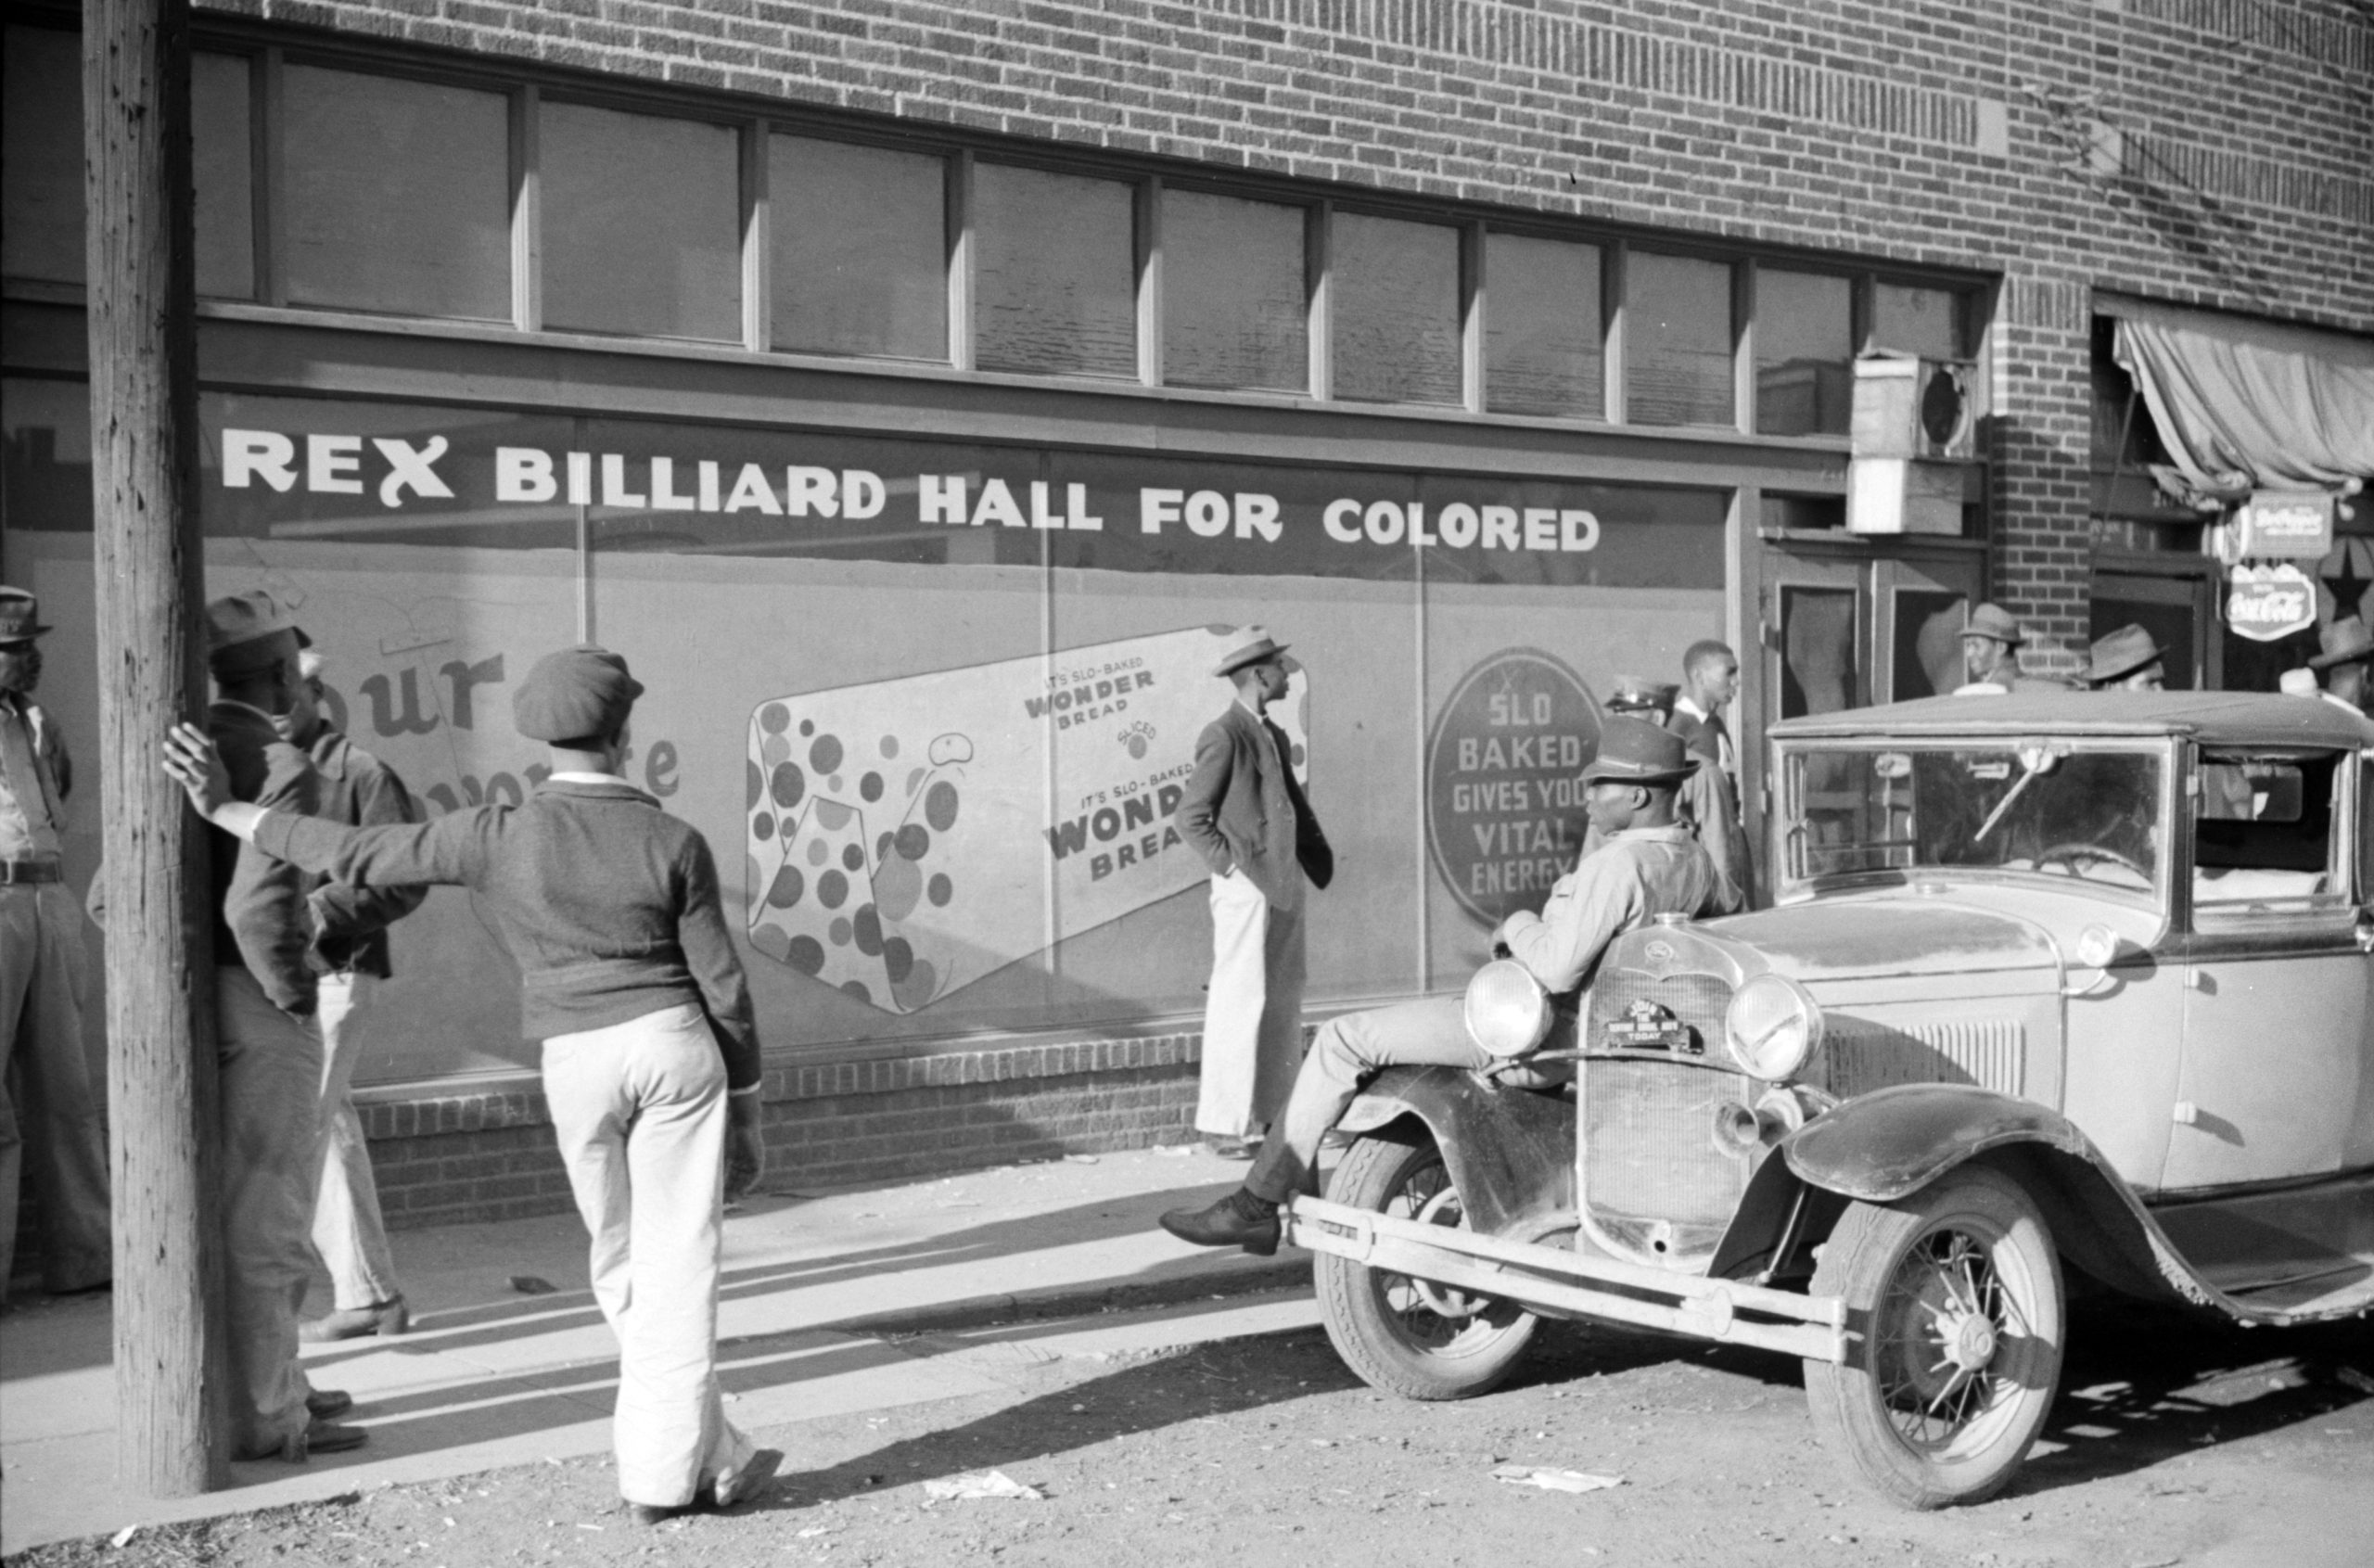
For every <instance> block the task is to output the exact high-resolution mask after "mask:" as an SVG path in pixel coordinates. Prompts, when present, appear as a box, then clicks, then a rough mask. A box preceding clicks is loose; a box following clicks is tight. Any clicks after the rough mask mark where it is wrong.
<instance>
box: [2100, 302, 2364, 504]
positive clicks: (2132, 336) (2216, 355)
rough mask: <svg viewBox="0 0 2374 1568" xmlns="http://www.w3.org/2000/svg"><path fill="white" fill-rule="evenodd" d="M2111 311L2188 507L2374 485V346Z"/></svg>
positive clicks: (2119, 351) (2175, 315)
mask: <svg viewBox="0 0 2374 1568" xmlns="http://www.w3.org/2000/svg"><path fill="white" fill-rule="evenodd" d="M2106 313H2111V314H2115V315H2116V316H2117V317H2118V321H2117V330H2116V333H2115V336H2114V338H2113V343H2112V354H2113V355H2114V357H2115V358H2116V359H2117V361H2118V363H2119V366H2120V368H2121V369H2123V370H2125V372H2126V373H2127V374H2128V375H2129V376H2133V377H2134V378H2135V384H2136V386H2137V388H2138V389H2140V390H2141V392H2142V393H2143V400H2144V402H2145V404H2146V405H2147V406H2148V407H2150V409H2151V418H2152V422H2153V423H2154V424H2155V425H2157V426H2158V427H2159V431H2160V440H2161V442H2162V444H2163V445H2164V446H2165V447H2166V448H2167V449H2168V454H2169V456H2170V457H2171V458H2172V459H2173V460H2174V467H2175V470H2176V472H2175V473H2174V474H2171V475H2167V476H2165V478H2168V479H2173V480H2175V481H2176V483H2177V484H2178V485H2180V486H2181V487H2183V488H2184V489H2185V490H2187V491H2190V492H2191V493H2190V494H2189V495H2188V496H2186V497H2185V499H2187V500H2190V501H2212V500H2214V501H2235V500H2240V498H2241V497H2242V496H2243V495H2245V494H2246V493H2247V492H2248V491H2252V490H2253V489H2268V490H2303V491H2337V490H2341V489H2343V488H2344V487H2345V486H2346V484H2347V481H2349V480H2351V479H2358V480H2361V481H2362V480H2367V479H2374V338H2359V337H2355V336H2353V335H2351V334H2348V333H2341V332H2317V331H2313V330H2310V329H2306V328H2302V327H2296V326H2285V325H2279V324H2276V323H2271V322H2269V323H2262V322H2255V321H2252V320H2250V319H2248V318H2245V317H2240V316H2218V315H2213V314H2211V313H2209V312H2195V311H2176V310H2173V309H2168V308H2162V309H2158V310H2129V309H2125V308H2121V307H2119V306H2108V307H2106Z"/></svg>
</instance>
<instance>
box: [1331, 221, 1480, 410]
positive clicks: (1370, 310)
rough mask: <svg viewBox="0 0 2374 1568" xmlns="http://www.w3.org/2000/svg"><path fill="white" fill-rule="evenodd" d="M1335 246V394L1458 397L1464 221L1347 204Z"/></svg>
mask: <svg viewBox="0 0 2374 1568" xmlns="http://www.w3.org/2000/svg"><path fill="white" fill-rule="evenodd" d="M1331 246H1332V250H1331V255H1332V257H1333V263H1332V268H1331V270H1332V272H1333V274H1334V333H1335V337H1334V344H1335V349H1334V357H1335V387H1334V394H1335V396H1337V397H1339V398H1342V399H1345V400H1346V401H1347V402H1406V403H1437V404H1445V405H1449V406H1453V407H1455V406H1457V405H1458V403H1459V402H1460V396H1461V392H1460V365H1459V340H1460V334H1459V327H1460V317H1459V311H1460V300H1459V231H1458V230H1457V229H1454V228H1452V227H1450V226H1449V225H1448V224H1445V223H1408V222H1405V221H1403V220H1401V219H1398V218H1369V217H1363V216H1361V215H1360V214H1359V213H1357V212H1339V213H1337V214H1335V219H1334V230H1333V237H1332V240H1331Z"/></svg>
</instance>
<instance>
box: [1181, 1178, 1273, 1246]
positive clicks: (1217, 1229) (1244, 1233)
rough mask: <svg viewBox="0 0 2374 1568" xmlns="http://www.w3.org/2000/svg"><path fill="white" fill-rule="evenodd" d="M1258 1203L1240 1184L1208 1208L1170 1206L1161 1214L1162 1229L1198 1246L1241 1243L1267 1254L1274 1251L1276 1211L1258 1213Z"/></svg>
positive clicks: (1240, 1244) (1238, 1244)
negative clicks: (1166, 1212)
mask: <svg viewBox="0 0 2374 1568" xmlns="http://www.w3.org/2000/svg"><path fill="white" fill-rule="evenodd" d="M1258 1202H1259V1200H1257V1199H1255V1198H1253V1197H1252V1195H1251V1194H1250V1193H1248V1192H1245V1191H1244V1189H1243V1188H1242V1187H1240V1188H1238V1189H1237V1190H1236V1191H1235V1192H1231V1193H1230V1194H1229V1195H1228V1196H1227V1197H1225V1198H1222V1199H1220V1200H1219V1202H1217V1203H1215V1204H1213V1205H1211V1206H1210V1207H1209V1208H1175V1209H1172V1210H1171V1211H1170V1212H1169V1213H1168V1214H1166V1215H1164V1216H1163V1217H1162V1228H1163V1229H1164V1230H1168V1231H1169V1232H1170V1233H1171V1234H1172V1235H1174V1236H1176V1237H1178V1238H1179V1239H1180V1240H1181V1241H1182V1242H1193V1243H1195V1244H1196V1245H1197V1246H1199V1247H1229V1246H1241V1247H1243V1248H1244V1250H1245V1251H1246V1252H1249V1253H1251V1254H1252V1255H1253V1256H1256V1257H1268V1256H1270V1254H1272V1253H1274V1252H1276V1251H1277V1250H1278V1211H1277V1210H1276V1209H1275V1208H1271V1209H1270V1211H1269V1212H1268V1213H1266V1214H1264V1213H1261V1212H1259V1209H1258V1206H1257V1205H1258Z"/></svg>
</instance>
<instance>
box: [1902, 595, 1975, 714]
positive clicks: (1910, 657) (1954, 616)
mask: <svg viewBox="0 0 2374 1568" xmlns="http://www.w3.org/2000/svg"><path fill="white" fill-rule="evenodd" d="M1969 619H1970V600H1969V599H1968V598H1967V597H1965V596H1964V595H1962V594H1959V593H1954V592H1952V591H1951V590H1949V589H1942V588H1899V589H1897V590H1896V591H1895V650H1894V656H1895V657H1894V658H1893V660H1892V662H1893V664H1894V667H1895V668H1894V669H1893V670H1892V673H1893V675H1894V676H1895V685H1894V686H1893V687H1892V688H1891V689H1890V691H1889V693H1888V700H1889V701H1890V702H1910V701H1912V699H1913V698H1915V697H1934V696H1943V695H1945V694H1946V693H1947V692H1950V691H1952V690H1953V689H1954V688H1955V687H1957V686H1959V685H1960V684H1961V683H1962V682H1963V681H1965V680H1966V679H1968V672H1967V671H1966V670H1965V669H1963V667H1962V627H1963V626H1964V625H1965V624H1966V623H1967V622H1968V621H1969Z"/></svg>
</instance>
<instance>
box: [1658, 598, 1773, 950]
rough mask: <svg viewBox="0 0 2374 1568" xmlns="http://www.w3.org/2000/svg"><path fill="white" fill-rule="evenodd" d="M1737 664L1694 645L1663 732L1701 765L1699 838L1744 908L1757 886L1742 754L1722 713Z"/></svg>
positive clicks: (1718, 648) (1717, 646)
mask: <svg viewBox="0 0 2374 1568" xmlns="http://www.w3.org/2000/svg"><path fill="white" fill-rule="evenodd" d="M1739 690H1740V661H1739V656H1738V655H1736V654H1734V653H1732V652H1731V650H1730V648H1729V645H1728V644H1722V643H1717V642H1716V641H1715V640H1714V639H1712V638H1707V639H1706V640H1704V641H1703V642H1697V643H1692V644H1690V647H1689V648H1688V650H1686V651H1685V652H1684V653H1683V654H1682V656H1681V695H1680V696H1678V697H1677V698H1676V699H1675V700H1674V705H1673V718H1672V719H1671V720H1669V721H1668V722H1667V723H1666V728H1667V729H1669V730H1671V731H1672V732H1673V733H1675V734H1677V735H1679V736H1680V737H1681V739H1682V743H1683V744H1684V745H1685V746H1689V747H1690V749H1691V752H1692V753H1694V754H1695V755H1697V756H1698V757H1700V758H1701V759H1704V766H1702V767H1701V768H1700V769H1699V772H1700V773H1701V774H1702V775H1704V778H1703V780H1702V783H1701V785H1700V788H1701V791H1702V794H1703V795H1704V800H1703V802H1702V804H1701V805H1700V808H1699V811H1700V814H1699V816H1698V834H1699V839H1700V842H1702V843H1704V845H1705V846H1706V852H1707V854H1708V855H1710V856H1711V857H1713V859H1714V861H1715V864H1716V866H1717V868H1718V869H1719V870H1720V871H1721V873H1722V874H1723V878H1724V880H1725V881H1726V882H1727V883H1728V884H1729V885H1730V886H1731V887H1732V888H1733V889H1735V890H1736V892H1737V894H1738V896H1739V899H1740V904H1739V907H1742V908H1744V907H1745V905H1746V902H1747V898H1748V895H1749V892H1750V890H1751V889H1752V888H1753V886H1755V862H1754V858H1753V855H1752V852H1751V851H1750V850H1749V848H1748V842H1747V828H1746V825H1745V824H1744V823H1743V822H1742V821H1741V820H1740V754H1739V748H1738V747H1737V746H1734V745H1732V744H1731V732H1730V731H1729V729H1728V728H1726V727H1725V726H1724V723H1723V709H1724V708H1728V707H1729V706H1730V703H1731V699H1732V698H1733V697H1735V696H1737V695H1739Z"/></svg>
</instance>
